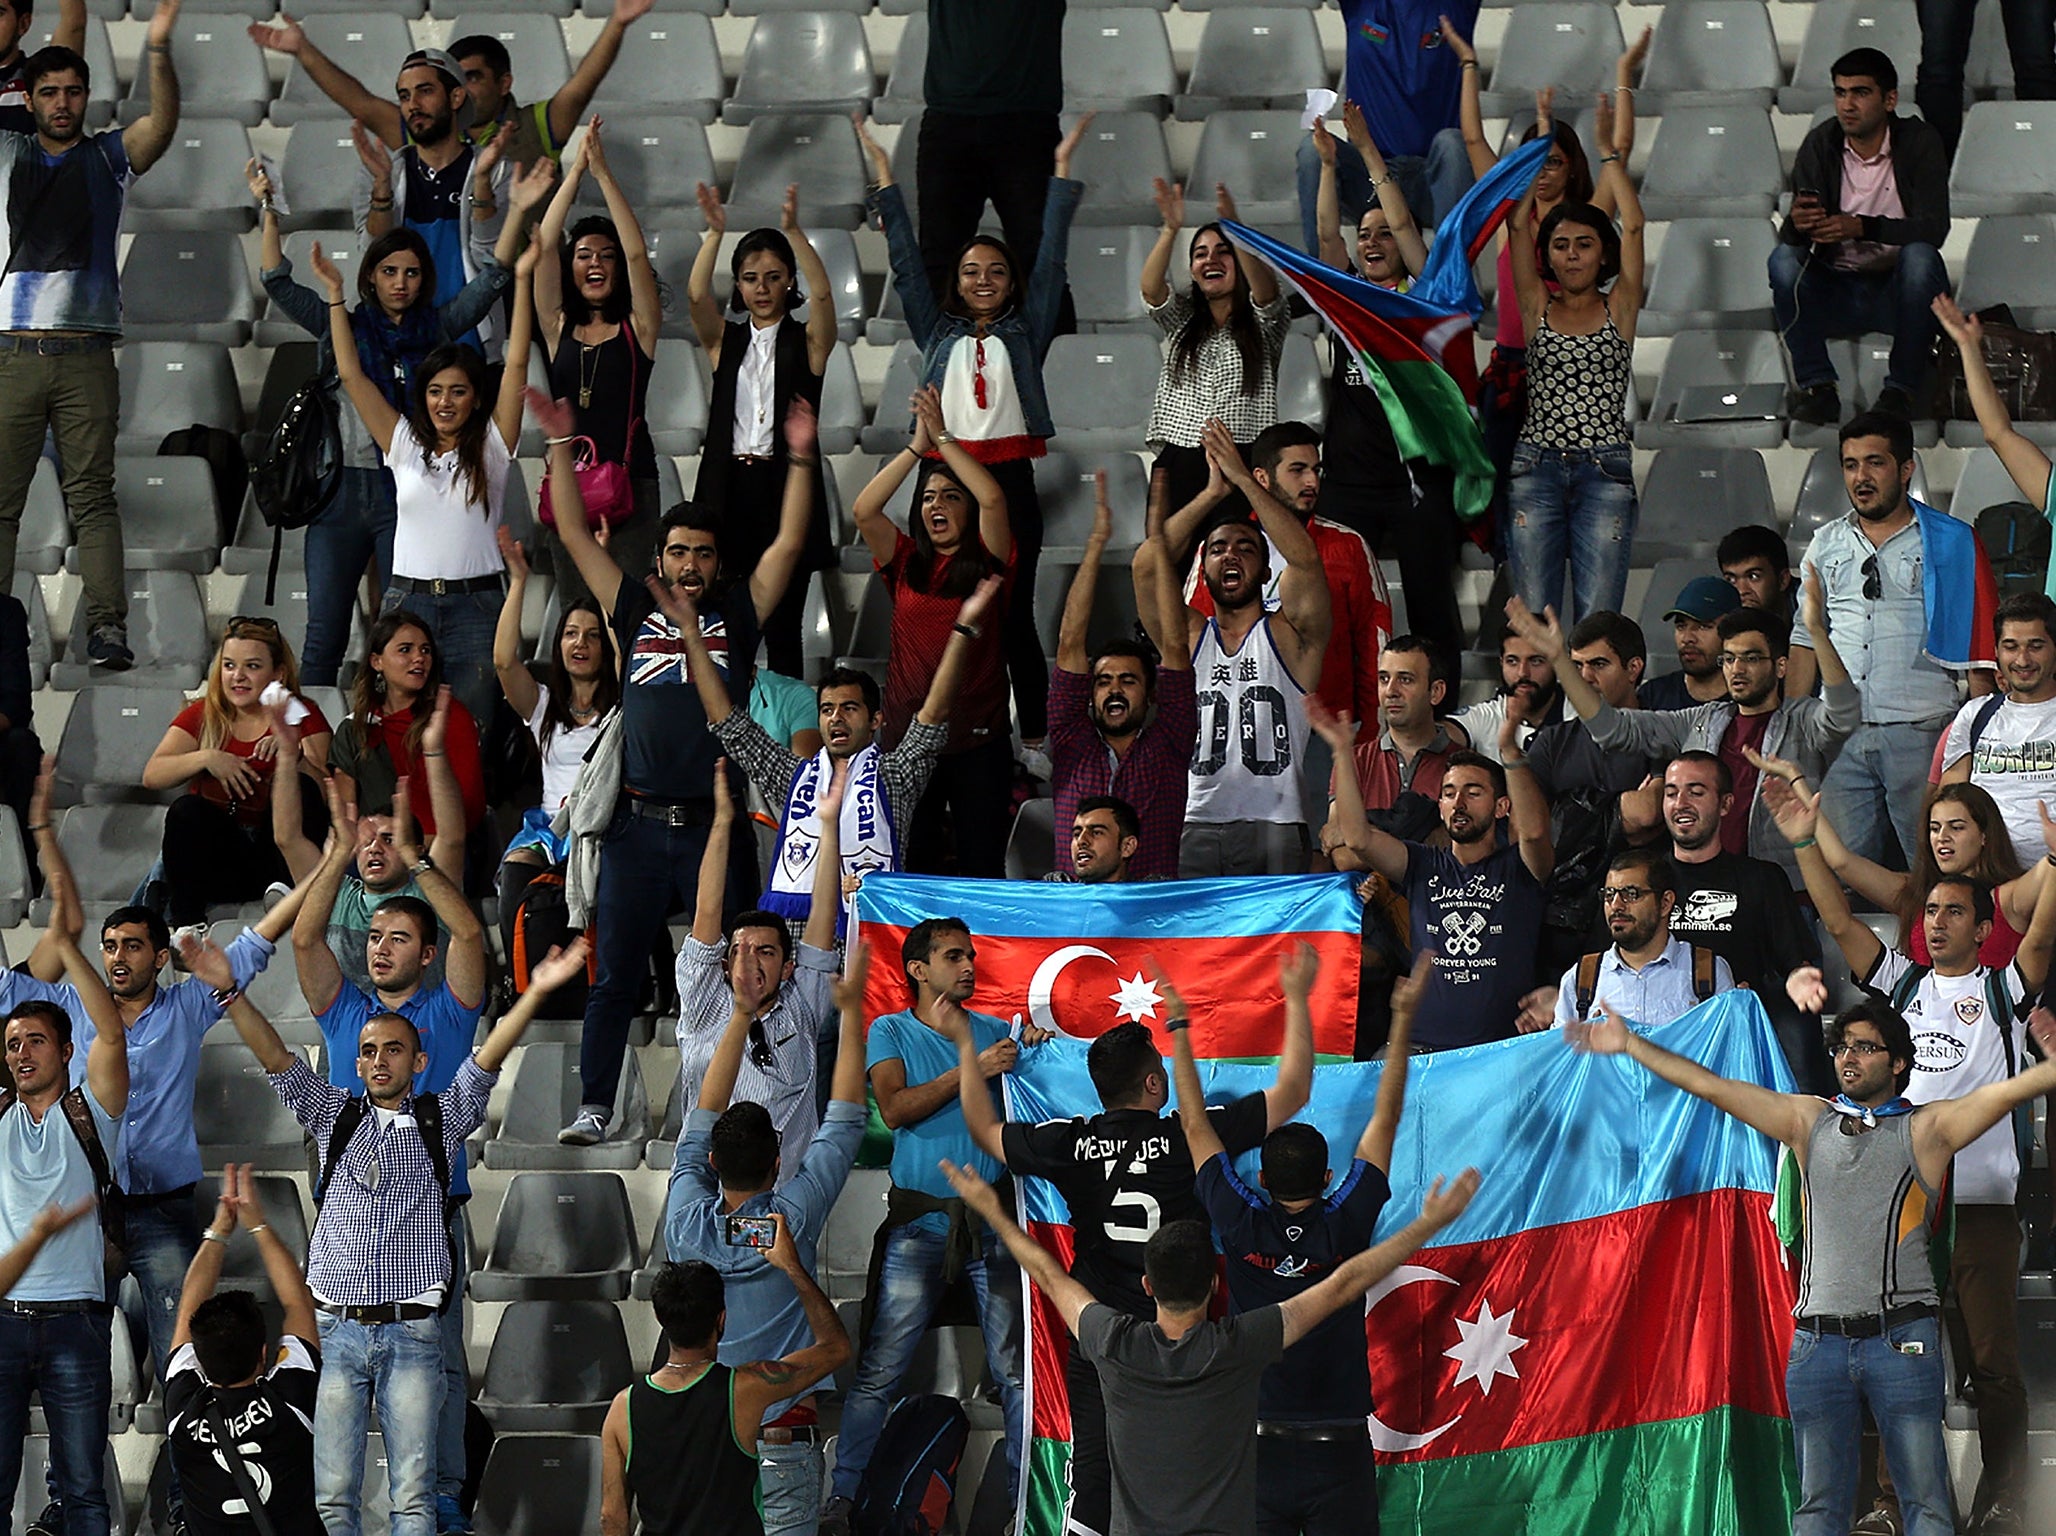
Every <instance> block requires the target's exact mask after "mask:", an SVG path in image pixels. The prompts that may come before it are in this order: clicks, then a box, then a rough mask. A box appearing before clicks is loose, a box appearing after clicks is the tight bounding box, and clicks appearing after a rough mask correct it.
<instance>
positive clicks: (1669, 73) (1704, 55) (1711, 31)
mask: <svg viewBox="0 0 2056 1536" xmlns="http://www.w3.org/2000/svg"><path fill="white" fill-rule="evenodd" d="M1783 73H1784V66H1783V64H1782V63H1781V62H1780V60H1779V58H1778V40H1777V35H1776V33H1775V32H1774V31H1773V30H1772V29H1771V21H1770V10H1769V8H1768V7H1767V6H1765V5H1764V4H1763V3H1762V0H1670V3H1669V4H1667V5H1665V6H1664V7H1663V13H1662V20H1661V21H1660V22H1659V23H1658V24H1657V28H1656V36H1655V38H1654V39H1653V40H1652V41H1651V43H1650V47H1649V63H1648V65H1647V67H1646V68H1645V69H1644V71H1643V75H1642V84H1641V88H1640V89H1639V90H1637V91H1636V93H1635V108H1636V110H1637V111H1638V112H1648V113H1651V114H1654V115H1658V116H1664V117H1667V116H1669V114H1671V113H1672V112H1675V111H1677V110H1679V109H1681V108H1687V107H1708V106H1729V105H1732V106H1737V107H1740V106H1753V107H1761V108H1768V107H1769V106H1770V104H1771V103H1772V101H1773V100H1775V99H1776V97H1777V91H1778V86H1779V84H1780V83H1781V81H1782V78H1783Z"/></svg>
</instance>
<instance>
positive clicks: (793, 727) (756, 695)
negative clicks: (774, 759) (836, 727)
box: [750, 667, 821, 747]
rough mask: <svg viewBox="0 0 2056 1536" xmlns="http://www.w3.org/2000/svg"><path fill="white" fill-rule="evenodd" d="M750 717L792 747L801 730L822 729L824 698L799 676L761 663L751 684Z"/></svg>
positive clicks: (775, 738) (768, 732)
mask: <svg viewBox="0 0 2056 1536" xmlns="http://www.w3.org/2000/svg"><path fill="white" fill-rule="evenodd" d="M750 718H751V719H753V720H755V721H756V722H757V724H759V725H761V726H762V727H763V728H764V734H765V735H766V736H769V737H770V738H771V739H772V740H773V741H775V742H777V743H778V744H779V745H780V746H781V747H790V746H791V745H792V739H793V737H795V736H797V735H798V734H799V733H800V732H801V731H818V730H820V729H821V701H820V699H819V698H818V697H816V695H815V693H814V690H813V689H811V688H809V687H808V686H807V685H806V684H805V683H803V682H801V681H799V679H797V678H792V677H785V676H782V675H780V674H779V673H776V672H772V671H769V670H767V669H766V668H763V667H759V668H757V678H756V681H755V682H754V683H752V684H751V685H750Z"/></svg>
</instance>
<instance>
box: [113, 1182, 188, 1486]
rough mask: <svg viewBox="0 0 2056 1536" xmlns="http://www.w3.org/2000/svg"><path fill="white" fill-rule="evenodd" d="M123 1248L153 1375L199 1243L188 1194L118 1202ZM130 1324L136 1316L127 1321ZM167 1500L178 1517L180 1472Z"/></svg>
mask: <svg viewBox="0 0 2056 1536" xmlns="http://www.w3.org/2000/svg"><path fill="white" fill-rule="evenodd" d="M122 1225H123V1237H122V1252H123V1254H124V1255H125V1256H126V1257H127V1259H128V1272H129V1273H130V1274H132V1275H134V1276H135V1277H136V1285H137V1287H138V1288H139V1289H140V1290H141V1291H142V1293H143V1314H142V1318H141V1322H142V1325H143V1331H145V1332H146V1333H147V1334H148V1335H149V1338H150V1360H151V1363H152V1364H153V1365H154V1366H155V1367H156V1371H157V1379H158V1380H159V1381H162V1380H164V1368H165V1366H166V1365H167V1364H168V1363H169V1362H170V1360H171V1335H172V1331H173V1329H174V1328H176V1327H177V1325H178V1300H179V1295H180V1293H181V1292H183V1291H184V1290H185V1285H186V1269H187V1266H189V1265H190V1264H191V1263H192V1262H193V1255H194V1254H195V1253H196V1252H198V1251H199V1247H200V1217H199V1214H198V1213H197V1212H196V1211H194V1209H193V1197H192V1195H191V1194H190V1193H189V1192H186V1193H180V1194H177V1195H172V1196H169V1197H162V1196H159V1197H153V1196H150V1195H139V1196H135V1197H133V1198H129V1199H125V1200H123V1201H122ZM129 1322H130V1324H131V1326H133V1325H134V1324H135V1323H136V1322H137V1319H136V1318H135V1317H134V1316H131V1317H130V1319H129ZM166 1502H167V1505H168V1507H169V1509H170V1511H171V1513H172V1514H173V1515H174V1516H176V1515H178V1514H180V1513H181V1512H182V1511H183V1510H184V1508H185V1500H184V1498H183V1497H182V1496H181V1495H180V1493H179V1486H178V1474H177V1473H176V1472H172V1473H171V1480H170V1482H169V1484H168V1485H167V1489H166Z"/></svg>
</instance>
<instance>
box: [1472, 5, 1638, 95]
mask: <svg viewBox="0 0 2056 1536" xmlns="http://www.w3.org/2000/svg"><path fill="white" fill-rule="evenodd" d="M1621 51H1622V50H1621V24H1620V17H1619V16H1618V15H1617V14H1616V13H1615V11H1614V8H1613V7H1612V6H1610V5H1590V4H1578V3H1564V0H1531V3H1528V4H1524V5H1520V6H1517V7H1516V8H1515V9H1514V12H1513V15H1512V16H1511V17H1510V18H1509V19H1508V21H1507V24H1506V36H1505V37H1504V38H1503V39H1502V40H1501V41H1500V44H1499V59H1498V62H1497V63H1495V64H1494V65H1493V66H1492V86H1491V89H1490V90H1488V91H1486V92H1484V93H1483V95H1482V96H1481V98H1480V105H1482V107H1483V108H1484V111H1485V115H1486V116H1487V117H1503V116H1505V115H1506V114H1507V113H1509V112H1516V111H1518V110H1520V109H1521V108H1522V107H1532V106H1533V105H1534V104H1535V92H1536V91H1538V90H1540V89H1542V88H1543V87H1545V86H1552V85H1553V86H1555V87H1556V96H1557V100H1559V101H1565V100H1568V101H1575V102H1583V101H1588V100H1590V99H1591V97H1592V95H1593V93H1594V92H1595V91H1600V90H1604V89H1605V88H1606V87H1607V86H1610V85H1612V84H1613V78H1614V67H1615V65H1616V64H1617V63H1618V62H1619V60H1620V56H1621Z"/></svg>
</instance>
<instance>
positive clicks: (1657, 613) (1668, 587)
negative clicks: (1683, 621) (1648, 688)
mask: <svg viewBox="0 0 2056 1536" xmlns="http://www.w3.org/2000/svg"><path fill="white" fill-rule="evenodd" d="M1723 531H1725V529H1723ZM1635 554H1636V556H1637V557H1638V558H1639V557H1640V556H1641V554H1642V530H1641V529H1639V528H1637V529H1636V530H1635ZM1716 574H1718V572H1717V571H1716V570H1715V567H1714V564H1713V560H1712V558H1711V557H1710V556H1708V557H1704V558H1698V557H1682V556H1673V557H1671V558H1669V559H1664V560H1659V561H1657V562H1656V567H1655V569H1653V570H1652V571H1650V573H1649V587H1648V590H1647V591H1646V592H1645V593H1644V594H1643V597H1642V609H1641V612H1640V613H1639V614H1638V615H1637V616H1636V620H1635V622H1636V623H1637V624H1639V625H1641V627H1642V638H1643V639H1644V640H1646V641H1647V642H1648V644H1649V665H1648V667H1647V675H1648V676H1650V677H1657V676H1660V675H1661V674H1663V673H1665V672H1675V671H1677V670H1678V650H1677V645H1676V643H1675V641H1674V639H1673V626H1672V625H1671V624H1670V623H1669V622H1668V621H1666V620H1665V618H1664V615H1665V614H1666V613H1668V612H1669V611H1670V609H1671V605H1672V604H1674V603H1675V602H1677V600H1678V594H1679V593H1680V592H1682V591H1684V590H1685V583H1686V582H1688V581H1690V580H1691V579H1692V578H1693V577H1695V576H1713V575H1716Z"/></svg>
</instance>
